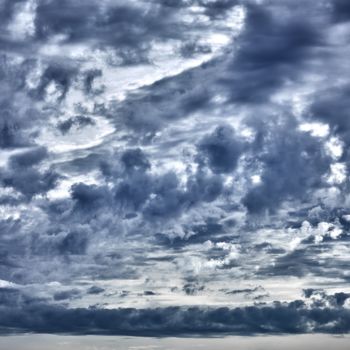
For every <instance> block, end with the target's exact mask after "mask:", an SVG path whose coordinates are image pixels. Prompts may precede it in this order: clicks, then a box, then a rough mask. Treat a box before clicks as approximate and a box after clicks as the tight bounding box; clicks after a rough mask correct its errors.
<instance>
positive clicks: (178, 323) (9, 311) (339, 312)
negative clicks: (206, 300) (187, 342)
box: [0, 292, 350, 337]
mask: <svg viewBox="0 0 350 350" xmlns="http://www.w3.org/2000/svg"><path fill="white" fill-rule="evenodd" d="M8 293H9V292H7V293H6V294H8ZM1 311H2V312H1V316H0V327H1V329H2V331H3V332H8V331H9V330H11V331H12V332H37V333H71V334H111V335H135V334H137V335H143V336H153V335H156V336H158V337H159V336H186V335H202V336H203V335H218V334H239V335H252V334H264V333H274V334H277V333H283V334H286V333H287V334H299V333H309V332H319V333H323V332H327V333H334V334H342V333H347V332H349V319H350V315H349V310H347V309H345V308H343V307H340V306H337V307H332V308H330V307H325V308H322V307H311V308H309V307H307V306H306V305H305V304H304V302H302V301H301V300H296V301H293V302H290V303H279V302H275V303H274V304H273V305H261V306H250V307H242V308H233V309H230V308H227V307H222V308H216V309H215V308H204V307H202V308H200V307H190V308H180V307H168V308H157V309H133V308H128V309H114V310H107V309H97V308H89V309H67V308H64V307H61V306H53V305H49V304H45V303H42V302H36V303H31V304H29V305H26V304H25V303H23V302H21V301H17V302H16V303H15V304H14V305H13V307H8V306H6V305H2V306H1Z"/></svg>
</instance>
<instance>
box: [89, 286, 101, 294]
mask: <svg viewBox="0 0 350 350" xmlns="http://www.w3.org/2000/svg"><path fill="white" fill-rule="evenodd" d="M104 291H105V289H104V288H101V287H98V286H92V287H90V288H89V289H88V291H87V293H88V294H101V293H103V292H104Z"/></svg>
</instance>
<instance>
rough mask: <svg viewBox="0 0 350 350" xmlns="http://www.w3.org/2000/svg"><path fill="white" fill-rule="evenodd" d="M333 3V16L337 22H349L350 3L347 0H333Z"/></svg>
mask: <svg viewBox="0 0 350 350" xmlns="http://www.w3.org/2000/svg"><path fill="white" fill-rule="evenodd" d="M330 3H331V4H332V5H333V18H334V20H335V21H336V22H347V21H349V20H350V4H349V1H346V0H331V1H330Z"/></svg>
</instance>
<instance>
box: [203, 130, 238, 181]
mask: <svg viewBox="0 0 350 350" xmlns="http://www.w3.org/2000/svg"><path fill="white" fill-rule="evenodd" d="M198 148H199V151H200V152H202V153H203V156H204V159H205V160H206V161H207V163H208V166H209V168H210V169H211V170H212V171H213V172H214V173H216V174H221V173H230V172H232V171H233V170H234V169H235V167H236V166H237V162H238V159H239V156H240V154H241V151H242V145H241V144H240V142H239V141H238V140H237V137H236V136H235V133H234V130H233V129H232V128H231V127H230V126H228V125H223V126H219V127H217V128H216V129H215V130H214V132H213V133H212V134H210V135H207V136H206V137H204V138H203V140H201V142H200V144H199V146H198Z"/></svg>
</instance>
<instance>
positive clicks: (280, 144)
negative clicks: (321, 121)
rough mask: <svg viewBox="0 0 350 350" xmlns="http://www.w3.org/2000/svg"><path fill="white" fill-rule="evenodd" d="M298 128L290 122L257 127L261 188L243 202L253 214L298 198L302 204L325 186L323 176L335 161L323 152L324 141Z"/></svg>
mask: <svg viewBox="0 0 350 350" xmlns="http://www.w3.org/2000/svg"><path fill="white" fill-rule="evenodd" d="M297 127H298V124H297V123H296V122H295V121H294V120H293V119H291V118H282V119H280V120H276V123H275V125H271V124H266V125H262V126H257V135H256V139H255V146H254V147H256V149H254V159H253V162H256V161H257V160H258V161H261V163H262V167H263V172H262V175H261V184H258V185H256V186H254V187H253V188H252V189H251V190H250V191H249V192H248V193H247V195H246V196H245V197H244V199H243V203H244V205H245V206H246V207H247V209H248V211H249V212H250V213H261V212H264V211H266V210H267V211H271V212H273V211H274V210H275V209H276V208H278V207H279V205H280V204H281V202H283V201H285V200H288V199H289V200H293V199H296V198H297V199H298V200H301V201H302V200H303V199H304V198H305V197H306V196H308V195H309V193H310V191H313V190H315V189H316V188H320V187H323V186H325V185H326V184H322V176H324V175H325V174H327V172H328V171H329V167H330V164H331V162H332V160H331V158H330V157H329V156H328V155H327V154H326V153H325V151H324V150H323V149H322V141H321V140H319V139H316V138H313V137H311V136H310V135H309V134H307V133H303V132H300V131H299V130H298V129H297ZM253 164H254V163H253ZM291 174H293V175H292V176H291Z"/></svg>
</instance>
